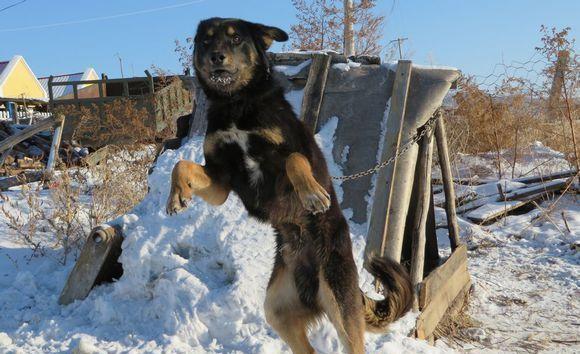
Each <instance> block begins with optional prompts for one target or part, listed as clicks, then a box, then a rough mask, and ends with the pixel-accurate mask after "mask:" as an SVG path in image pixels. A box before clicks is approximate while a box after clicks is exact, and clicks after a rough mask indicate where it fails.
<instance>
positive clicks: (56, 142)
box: [45, 114, 64, 174]
mask: <svg viewBox="0 0 580 354" xmlns="http://www.w3.org/2000/svg"><path fill="white" fill-rule="evenodd" d="M55 125H56V128H55V129H54V135H53V137H52V144H51V145H50V153H49V154H48V161H47V162H46V170H45V171H46V173H47V174H50V173H51V172H52V170H53V169H54V165H55V164H56V161H57V160H58V150H59V149H60V140H61V137H62V128H63V126H64V115H62V114H59V115H58V116H57V117H56V120H55Z"/></svg>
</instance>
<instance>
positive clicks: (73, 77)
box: [38, 68, 98, 98]
mask: <svg viewBox="0 0 580 354" xmlns="http://www.w3.org/2000/svg"><path fill="white" fill-rule="evenodd" d="M91 74H94V76H97V77H98V75H97V73H96V71H95V69H93V68H88V69H87V70H85V71H84V72H80V73H73V74H62V75H53V76H52V81H53V82H67V81H83V80H89V77H90V76H91ZM49 79H50V76H46V77H40V78H38V81H39V82H40V84H41V85H42V87H43V88H44V91H46V92H48V80H49ZM83 87H85V85H79V86H78V88H79V89H81V88H83ZM72 93H73V87H72V85H67V86H53V88H52V95H53V97H54V98H59V97H62V96H66V95H70V94H72Z"/></svg>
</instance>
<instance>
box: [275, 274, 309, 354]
mask: <svg viewBox="0 0 580 354" xmlns="http://www.w3.org/2000/svg"><path fill="white" fill-rule="evenodd" d="M264 310H265V313H266V321H268V323H269V324H270V326H272V328H274V330H275V331H276V332H277V333H278V335H279V336H280V338H282V339H283V340H284V341H285V342H286V343H287V344H288V346H289V347H290V349H292V352H293V353H294V354H314V353H315V351H314V348H312V346H311V345H310V342H308V337H307V336H306V333H307V330H308V325H309V324H310V323H311V322H312V321H313V320H314V318H315V313H314V311H313V310H311V309H308V308H306V307H305V306H303V305H302V303H301V302H300V298H299V296H298V292H297V291H296V285H295V283H294V278H293V276H292V274H291V272H289V271H288V270H287V269H286V268H285V267H283V266H281V267H278V268H277V269H275V270H274V273H273V274H272V279H271V280H270V284H269V285H268V290H267V292H266V301H265V302H264Z"/></svg>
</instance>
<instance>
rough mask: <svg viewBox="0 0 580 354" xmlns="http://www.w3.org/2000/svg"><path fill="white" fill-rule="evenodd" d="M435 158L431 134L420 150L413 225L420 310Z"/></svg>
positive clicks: (413, 280) (413, 273) (413, 261)
mask: <svg viewBox="0 0 580 354" xmlns="http://www.w3.org/2000/svg"><path fill="white" fill-rule="evenodd" d="M432 156H433V139H432V136H431V134H428V135H425V136H424V137H423V139H421V146H420V148H419V161H418V162H417V164H418V166H417V169H418V170H419V171H420V174H419V176H418V179H416V180H415V183H416V184H417V188H418V193H417V197H418V200H417V204H416V211H415V220H414V224H413V232H412V234H413V243H412V252H411V283H412V284H413V288H414V289H415V292H416V296H415V300H414V301H413V307H414V308H415V309H416V310H417V309H419V302H418V298H419V296H418V291H419V284H420V283H421V281H422V280H423V269H424V265H425V245H426V238H427V236H426V227H427V216H428V215H429V205H430V201H431V162H432Z"/></svg>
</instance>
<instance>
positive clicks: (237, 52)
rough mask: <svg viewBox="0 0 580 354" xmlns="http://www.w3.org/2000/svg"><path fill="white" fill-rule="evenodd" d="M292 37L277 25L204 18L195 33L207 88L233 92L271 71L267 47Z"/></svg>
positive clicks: (196, 52) (200, 69) (200, 73)
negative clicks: (274, 42)
mask: <svg viewBox="0 0 580 354" xmlns="http://www.w3.org/2000/svg"><path fill="white" fill-rule="evenodd" d="M286 40H288V35H287V34H286V32H284V31H282V30H281V29H279V28H276V27H270V26H265V25H261V24H257V23H252V22H247V21H243V20H238V19H223V18H210V19H207V20H204V21H202V22H200V24H199V26H198V27H197V33H196V35H195V47H194V48H195V49H194V53H193V64H194V67H195V71H196V74H197V77H198V79H199V80H200V81H201V82H202V84H203V85H204V87H205V89H206V90H210V91H211V92H212V93H214V94H217V95H220V96H229V95H233V94H235V93H236V92H239V91H240V90H242V89H243V88H244V87H246V86H247V85H248V84H249V83H250V82H251V81H252V80H253V79H254V78H256V77H260V76H261V74H267V72H268V70H269V68H268V66H269V64H268V59H267V57H266V50H267V49H268V48H269V47H270V45H272V42H273V41H278V42H284V41H286Z"/></svg>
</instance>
